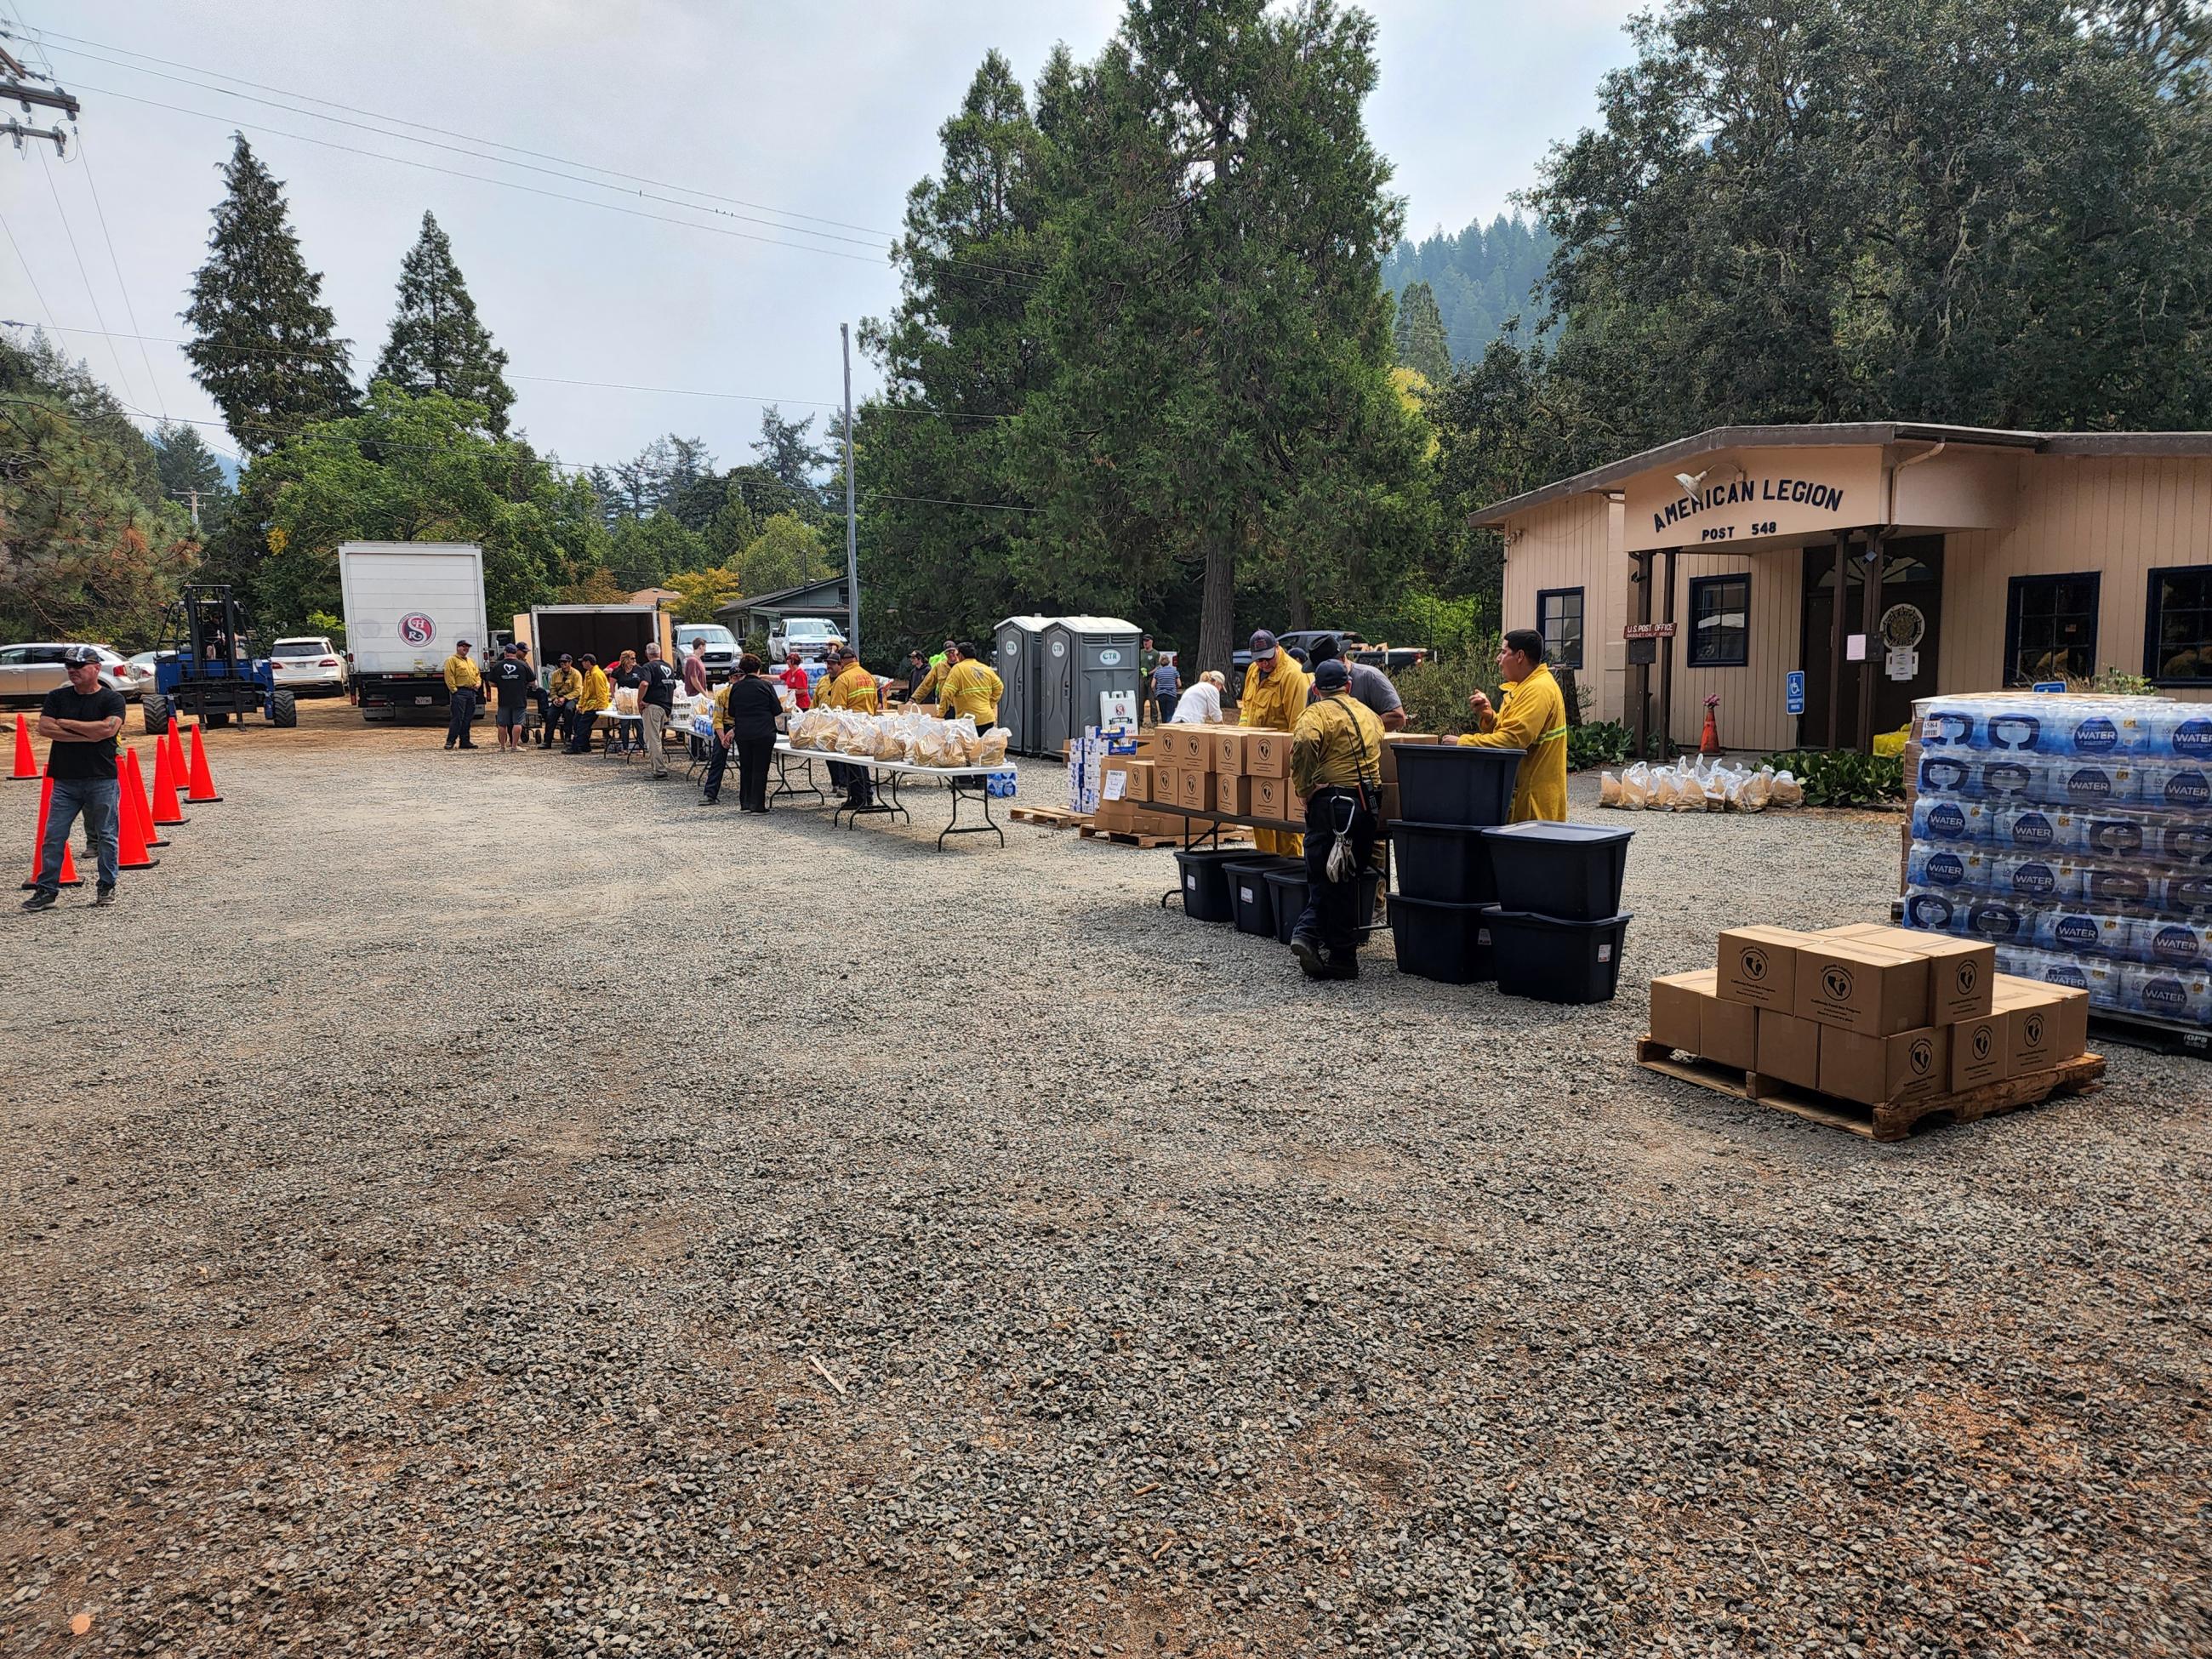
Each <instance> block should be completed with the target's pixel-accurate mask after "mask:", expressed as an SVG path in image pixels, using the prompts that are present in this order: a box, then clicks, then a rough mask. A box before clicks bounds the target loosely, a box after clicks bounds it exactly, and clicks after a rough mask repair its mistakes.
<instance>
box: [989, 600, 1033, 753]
mask: <svg viewBox="0 0 2212 1659" xmlns="http://www.w3.org/2000/svg"><path fill="white" fill-rule="evenodd" d="M998 658H999V659H998V662H997V664H996V666H997V668H998V671H999V678H1000V679H1001V680H1003V681H1004V682H1006V695H1005V696H1002V697H1000V700H999V724H1000V725H1001V726H1005V727H1006V731H1007V732H1008V734H1009V735H1008V737H1007V738H1006V747H1007V748H1009V749H1011V750H1015V751H1016V752H1017V753H1026V752H1027V751H1028V750H1029V747H1030V742H1031V741H1032V740H1033V739H1034V738H1036V729H1035V724H1034V722H1033V721H1032V720H1031V719H1030V676H1029V653H1028V652H1027V651H1026V650H1025V649H1024V640H1023V637H1022V629H1019V628H1017V627H1011V626H1010V627H1006V628H1001V629H1000V630H999V639H998Z"/></svg>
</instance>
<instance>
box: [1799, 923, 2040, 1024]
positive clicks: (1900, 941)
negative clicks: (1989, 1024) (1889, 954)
mask: <svg viewBox="0 0 2212 1659" xmlns="http://www.w3.org/2000/svg"><path fill="white" fill-rule="evenodd" d="M1818 936H1819V937H1820V938H1822V939H1863V940H1864V941H1865V942H1866V943H1867V944H1869V945H1881V946H1882V947H1883V948H1884V949H1885V950H1890V951H1904V952H1905V954H1906V955H1907V956H1920V957H1927V958H1928V1019H1929V1024H1933V1025H1952V1024H1957V1023H1958V1022H1959V1021H1960V1020H1962V1019H1978V1018H1981V1016H1982V1015H1984V1014H1986V1013H1987V1012H1990V992H1991V990H1992V989H1993V988H1994V987H1995V986H1996V980H1997V953H1996V946H1995V945H1985V944H1983V943H1981V942H1980V941H1978V940H1976V939H1961V938H1960V937H1959V936H1958V935H1957V934H1955V933H1928V932H1925V931H1923V930H1922V929H1919V928H1914V927H1885V926H1883V925H1882V924H1881V923H1880V922H1874V921H1854V922H1851V923H1850V924H1848V925H1847V926H1844V927H1824V928H1822V929H1821V930H1820V934H1819V935H1818Z"/></svg>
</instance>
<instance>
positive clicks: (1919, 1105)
mask: <svg viewBox="0 0 2212 1659" xmlns="http://www.w3.org/2000/svg"><path fill="white" fill-rule="evenodd" d="M1636 1063H1637V1064H1638V1066H1642V1067H1643V1068H1644V1070H1645V1071H1647V1072H1656V1073H1659V1074H1660V1075H1661V1076H1662V1077H1671V1078H1675V1079H1680V1081H1682V1082H1684V1083H1694V1084H1696V1085H1698V1086H1699V1088H1701V1089H1711V1091H1713V1092H1714V1093H1716V1094H1723V1095H1727V1096H1729V1097H1732V1098H1734V1099H1736V1100H1747V1101H1752V1102H1753V1103H1757V1104H1759V1105H1761V1106H1771V1107H1773V1108H1774V1109H1775V1110H1777V1111H1778V1112H1789V1113H1792V1114H1794V1115H1796V1116H1798V1117H1802V1118H1808V1119H1810V1120H1811V1121H1814V1122H1815V1123H1826V1124H1827V1125H1829V1126H1830V1127H1834V1128H1838V1129H1848V1130H1849V1131H1850V1133H1853V1134H1855V1135H1860V1136H1863V1137H1864V1138H1865V1139H1869V1140H1903V1139H1906V1138H1907V1137H1908V1136H1910V1135H1911V1133H1912V1132H1913V1131H1914V1129H1915V1128H1916V1127H1920V1126H1922V1125H1923V1124H1929V1123H1931V1122H1932V1121H1934V1120H1936V1119H1938V1118H1941V1119H1943V1120H1945V1121H1949V1122H1953V1123H1972V1122H1975V1121H1978V1120H1979V1119H1982V1118H1985V1117H1996V1116H1998V1115H2001V1114H2002V1113H2005V1112H2016V1111H2018V1110H2019V1109H2021V1107H2023V1106H2035V1105H2039V1104H2041V1103H2043V1102H2044V1101H2046V1100H2052V1099H2055V1098H2057V1097H2058V1096H2060V1095H2084V1094H2094V1093H2096V1091H2098V1090H2099V1089H2100V1088H2102V1087H2103V1086H2104V1085H2103V1084H2102V1083H2101V1082H2100V1080H2099V1079H2101V1078H2102V1077H2103V1076H2104V1075H2105V1057H2104V1056H2103V1055H2102V1054H2081V1055H2079V1056H2077V1057H2076V1058H2075V1059H2073V1060H2067V1061H2065V1062H2064V1063H2063V1064H2062V1065H2060V1066H2057V1068H2055V1069H2054V1070H2051V1071H2048V1072H2036V1073H2031V1074H2030V1075H2029V1076H2027V1077H2015V1078H2007V1079H2005V1080H2004V1081H2003V1082H2002V1083H1990V1084H1984V1085H1983V1086H1982V1087H1980V1088H1978V1089H1966V1090H1962V1091H1960V1092H1959V1093H1957V1094H1948V1095H1929V1096H1926V1097H1923V1098H1922V1099H1919V1100H1900V1101H1893V1102H1892V1103H1889V1104H1888V1105H1887V1106H1862V1105H1860V1104H1859V1103H1857V1101H1851V1100H1839V1099H1838V1098H1837V1097H1835V1096H1833V1095H1824V1094H1821V1093H1819V1092H1818V1091H1814V1090H1811V1089H1803V1088H1799V1087H1798V1086H1797V1085H1795V1084H1790V1083H1784V1081H1782V1079H1779V1078H1773V1077H1768V1076H1766V1075H1765V1074H1764V1073H1759V1072H1743V1071H1738V1070H1737V1069H1736V1068H1735V1067H1734V1066H1716V1065H1713V1064H1711V1062H1710V1061H1707V1060H1677V1059H1675V1058H1674V1050H1673V1049H1672V1048H1668V1047H1667V1046H1666V1045H1665V1044H1664V1043H1660V1042H1653V1041H1652V1040H1651V1039H1650V1037H1648V1036H1644V1037H1638V1039H1637V1041H1636Z"/></svg>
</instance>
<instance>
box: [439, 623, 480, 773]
mask: <svg viewBox="0 0 2212 1659" xmlns="http://www.w3.org/2000/svg"><path fill="white" fill-rule="evenodd" d="M482 693H483V673H482V672H481V671H478V669H477V665H476V663H475V661H474V660H473V659H471V657H470V655H469V642H468V641H466V640H455V641H453V655H452V656H450V657H448V658H447V659H446V699H447V702H446V708H447V715H446V747H447V748H448V749H451V748H453V746H454V745H455V744H459V745H460V747H462V748H464V749H473V748H475V747H476V746H477V744H476V739H475V738H472V737H471V736H470V735H469V725H470V722H471V721H472V720H475V719H476V717H477V697H478V696H481V695H482Z"/></svg>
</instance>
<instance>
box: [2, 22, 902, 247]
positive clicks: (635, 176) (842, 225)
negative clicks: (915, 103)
mask: <svg viewBox="0 0 2212 1659" xmlns="http://www.w3.org/2000/svg"><path fill="white" fill-rule="evenodd" d="M40 36H41V38H42V39H43V40H70V41H75V42H76V44H77V45H78V46H97V47H99V48H100V51H102V52H118V53H120V54H121V55H122V56H123V57H125V58H143V59H145V60H147V61H148V62H150V63H157V64H170V65H171V66H172V67H173V68H176V69H185V70H191V71H192V72H193V73H194V74H195V75H209V76H214V77H215V78H216V80H218V81H229V82H234V83H235V84H236V85H239V86H241V87H252V88H254V90H256V91H257V92H274V93H280V94H283V95H284V96H285V97H288V98H297V99H300V100H303V101H304V102H307V103H310V104H322V105H325V106H328V107H330V108H331V109H342V110H343V111H345V112H346V113H347V114H349V115H365V116H367V117H368V118H370V119H372V120H376V121H390V122H392V123H395V124H397V125H402V126H416V127H420V128H422V131H425V132H435V133H436V134H438V135H439V136H440V137H443V138H459V139H460V140H462V141H463V142H464V143H471V144H489V146H490V147H491V148H492V149H507V150H513V152H514V153H515V154H516V155H528V156H532V157H535V158H536V159H537V160H538V161H555V162H558V163H559V164H560V165H561V166H562V167H574V168H576V169H578V170H579V171H580V172H585V173H605V174H607V175H608V176H609V177H610V178H614V179H628V180H629V181H630V182H631V183H632V184H636V185H652V186H653V188H655V189H656V190H675V191H683V192H684V194H685V195H687V196H704V197H707V198H708V200H709V201H715V202H727V203H728V204H730V205H731V206H732V207H749V208H753V209H757V210H758V211H760V212H763V213H774V214H780V215H781V216H783V217H784V218H787V219H808V220H811V221H813V222H815V223H816V224H822V225H835V226H836V227H837V228H839V229H840V230H858V231H862V232H865V233H866V234H868V235H871V236H896V235H897V234H899V233H898V232H897V231H895V230H885V229H884V228H882V227H881V226H880V225H856V224H853V223H850V222H848V221H846V220H843V219H827V218H823V216H821V215H820V214H816V213H800V212H798V211H796V210H793V209H791V208H780V207H771V206H769V204H767V203H765V202H749V201H746V200H745V199H744V198H743V197H736V196H721V195H718V194H716V193H715V192H714V191H711V190H701V189H699V188H698V187H697V186H696V185H678V184H671V183H670V182H669V181H668V180H666V179H649V178H646V177H644V176H643V175H641V174H639V173H625V172H623V170H622V169H621V168H619V167H600V166H599V165H598V164H597V163H595V162H591V161H571V160H569V159H568V157H567V156H562V155H549V154H548V153H546V152H545V151H544V150H537V149H525V148H524V147H523V146H522V145H520V144H510V143H505V142H503V141H502V140H501V139H497V138H483V137H477V136H476V135H474V134H472V133H466V132H455V131H452V130H451V129H449V128H447V127H435V126H432V125H429V124H428V122H425V121H415V120H410V119H409V118H407V117H405V116H404V115H386V114H384V113H382V112H380V111H377V110H372V109H362V108H360V107H358V106H356V105H352V104H342V103H340V102H338V101H337V100H336V99H334V98H319V97H317V96H316V95H315V94H313V93H310V92H300V91H297V90H295V89H294V88H290V87H272V86H270V85H268V84H266V83H265V82H259V81H249V80H247V79H246V77H245V76H240V75H233V74H231V73H230V72H229V71H228V70H211V69H205V68H203V67H201V66H200V65H198V64H187V63H185V62H183V61H182V60H180V59H178V58H156V57H155V56H154V55H153V54H151V53H149V52H132V51H131V49H130V48H129V47H127V46H109V45H108V44H107V43H106V42H105V41H101V40H85V39H83V38H82V37H81V36H78V35H74V34H63V33H59V32H58V31H54V30H46V31H42V32H40ZM62 50H63V51H64V52H68V50H69V48H68V47H66V46H64V47H63V48H62ZM72 55H74V56H76V57H80V58H83V57H89V56H90V55H91V54H89V53H88V52H77V53H75V54H72ZM94 61H96V62H101V63H106V62H109V61H111V60H108V59H106V58H100V59H95V60H94ZM115 67H116V68H118V69H131V70H137V72H138V73H140V74H142V75H153V74H155V73H157V72H158V71H155V70H148V69H142V68H140V67H139V65H137V64H116V65H115ZM162 78H163V79H165V80H173V79H176V78H177V77H175V76H163V77H162ZM185 84H187V85H191V84H196V83H193V82H186V83H185ZM208 90H210V91H224V92H225V95H226V96H228V97H240V96H242V95H243V94H238V93H230V92H227V91H225V89H223V88H208ZM257 101H258V100H257ZM278 107H282V106H278ZM299 113H301V114H307V113H309V112H307V111H305V110H302V111H300V112H299ZM316 118H317V119H318V120H327V119H328V117H327V116H318V117H316ZM579 182H582V181H581V180H580V181H579ZM686 205H688V204H686ZM789 228H792V229H797V228H798V227H796V226H792V227H789Z"/></svg>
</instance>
